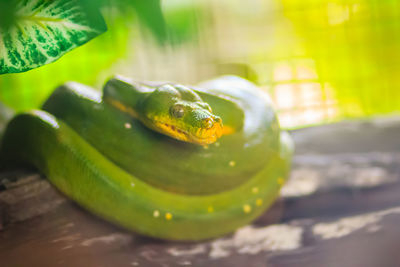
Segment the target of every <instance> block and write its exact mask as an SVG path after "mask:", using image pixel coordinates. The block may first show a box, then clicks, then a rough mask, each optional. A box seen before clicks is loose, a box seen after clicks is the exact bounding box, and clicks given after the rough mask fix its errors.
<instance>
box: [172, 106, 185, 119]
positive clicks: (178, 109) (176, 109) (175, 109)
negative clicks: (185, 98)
mask: <svg viewBox="0 0 400 267" xmlns="http://www.w3.org/2000/svg"><path fill="white" fill-rule="evenodd" d="M171 114H172V116H174V117H175V118H178V119H179V118H182V117H183V115H184V114H185V109H184V108H183V106H182V105H179V104H177V105H174V106H172V108H171Z"/></svg>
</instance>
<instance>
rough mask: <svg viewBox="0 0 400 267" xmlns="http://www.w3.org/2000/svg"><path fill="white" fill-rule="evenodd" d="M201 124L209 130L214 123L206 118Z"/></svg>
mask: <svg viewBox="0 0 400 267" xmlns="http://www.w3.org/2000/svg"><path fill="white" fill-rule="evenodd" d="M203 124H204V126H205V128H207V129H209V128H211V127H213V125H214V121H213V119H212V118H206V119H204V120H203Z"/></svg>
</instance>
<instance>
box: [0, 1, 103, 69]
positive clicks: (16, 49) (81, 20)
mask: <svg viewBox="0 0 400 267" xmlns="http://www.w3.org/2000/svg"><path fill="white" fill-rule="evenodd" d="M94 12H95V11H93V10H90V14H89V13H88V12H87V10H86V9H85V8H83V6H82V5H81V4H80V1H79V0H19V1H18V2H17V6H16V21H15V23H14V24H13V25H12V26H10V27H8V28H7V29H0V74H3V73H16V72H23V71H27V70H30V69H33V68H37V67H40V66H42V65H44V64H48V63H51V62H53V61H55V60H57V59H58V58H60V57H61V56H63V55H64V54H65V53H67V52H68V51H70V50H72V49H74V48H75V47H78V46H80V45H82V44H84V43H86V42H87V41H89V40H90V39H92V38H94V37H96V36H97V35H99V34H101V33H102V32H104V31H105V30H106V25H105V23H104V20H103V18H102V17H101V15H100V14H99V13H94ZM89 15H90V16H89ZM94 17H96V20H93V18H94Z"/></svg>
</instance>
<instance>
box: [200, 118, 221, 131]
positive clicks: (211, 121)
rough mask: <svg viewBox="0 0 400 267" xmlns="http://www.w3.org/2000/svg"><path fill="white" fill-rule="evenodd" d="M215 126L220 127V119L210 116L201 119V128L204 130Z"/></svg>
mask: <svg viewBox="0 0 400 267" xmlns="http://www.w3.org/2000/svg"><path fill="white" fill-rule="evenodd" d="M217 125H222V119H221V118H220V117H218V116H213V117H211V116H210V117H207V118H205V119H203V127H204V128H206V129H211V128H213V127H215V126H217Z"/></svg>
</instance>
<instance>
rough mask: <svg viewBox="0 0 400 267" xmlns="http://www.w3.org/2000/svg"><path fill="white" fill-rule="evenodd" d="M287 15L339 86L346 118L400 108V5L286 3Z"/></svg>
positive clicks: (324, 78) (322, 72)
mask: <svg viewBox="0 0 400 267" xmlns="http://www.w3.org/2000/svg"><path fill="white" fill-rule="evenodd" d="M282 3H283V7H284V14H285V16H286V17H287V18H289V19H290V21H291V22H292V25H293V26H294V29H295V33H296V35H297V37H298V38H299V39H300V40H301V41H300V42H301V44H302V45H303V47H304V48H305V52H304V56H306V57H310V58H312V59H313V60H314V62H315V68H316V71H317V74H318V77H319V80H320V82H321V83H329V84H331V85H332V87H333V88H334V91H335V94H336V98H337V100H338V104H339V106H340V109H341V112H342V113H343V115H344V117H360V116H368V115H374V114H380V113H390V112H393V111H396V110H397V111H399V110H400V90H399V89H398V88H399V86H400V76H399V75H398V72H399V66H400V53H399V52H398V51H399V48H400V3H399V1H396V0H385V1H382V0H350V1H340V0H329V1H312V0H301V1H300V0H299V1H293V0H282Z"/></svg>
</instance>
